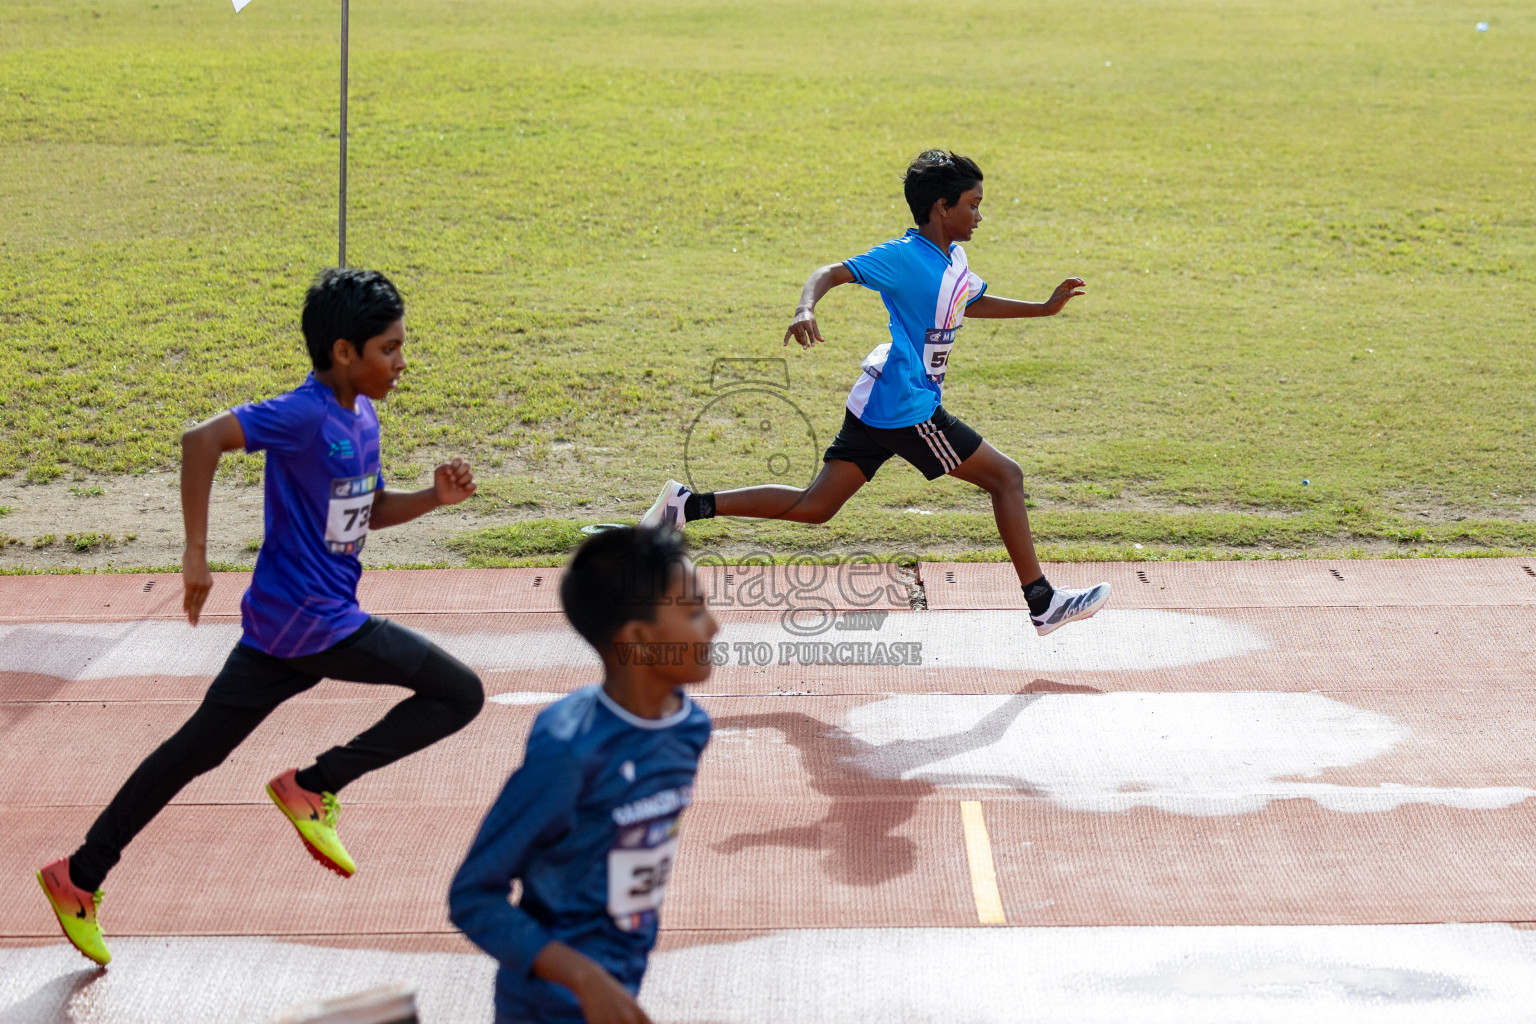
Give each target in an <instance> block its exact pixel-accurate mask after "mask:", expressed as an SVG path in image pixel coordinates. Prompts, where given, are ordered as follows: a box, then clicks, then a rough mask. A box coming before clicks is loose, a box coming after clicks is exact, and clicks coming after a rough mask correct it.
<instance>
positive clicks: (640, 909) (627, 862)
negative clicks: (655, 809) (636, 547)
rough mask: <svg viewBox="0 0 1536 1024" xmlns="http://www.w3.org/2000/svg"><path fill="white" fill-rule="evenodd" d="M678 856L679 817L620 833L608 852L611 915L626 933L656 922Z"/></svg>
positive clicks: (624, 830)
mask: <svg viewBox="0 0 1536 1024" xmlns="http://www.w3.org/2000/svg"><path fill="white" fill-rule="evenodd" d="M676 856H677V817H676V816H675V815H674V816H672V817H667V818H655V819H652V820H651V821H644V822H640V823H639V824H636V825H631V826H629V827H627V828H624V829H622V830H620V832H619V838H618V842H617V843H616V844H615V845H614V847H613V849H611V850H609V851H608V914H609V916H611V917H612V918H613V922H614V924H616V925H618V926H619V928H620V929H622V930H624V931H634V930H636V929H638V928H640V927H642V926H643V925H644V924H645V923H646V922H647V921H648V920H651V919H654V916H655V914H656V911H657V909H659V908H660V907H661V898H662V896H663V895H664V894H665V893H666V891H667V879H668V878H670V877H671V876H672V861H673V859H674V858H676Z"/></svg>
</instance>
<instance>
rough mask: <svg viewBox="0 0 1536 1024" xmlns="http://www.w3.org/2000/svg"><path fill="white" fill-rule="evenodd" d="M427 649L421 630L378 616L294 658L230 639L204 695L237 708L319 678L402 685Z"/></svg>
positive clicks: (271, 702) (279, 698)
mask: <svg viewBox="0 0 1536 1024" xmlns="http://www.w3.org/2000/svg"><path fill="white" fill-rule="evenodd" d="M431 650H432V641H430V640H428V639H427V638H426V637H424V636H422V635H421V634H420V633H418V632H416V631H415V630H413V629H407V628H405V627H404V626H402V625H399V624H398V623H394V622H390V621H389V620H388V619H384V618H380V617H379V616H377V615H371V616H369V618H368V621H367V622H365V623H363V624H362V625H361V626H359V627H358V629H357V632H355V633H353V634H352V635H351V636H348V637H347V638H346V639H344V640H341V641H339V642H337V643H335V644H332V645H331V646H330V647H327V648H326V649H325V650H323V651H319V652H317V653H315V654H306V655H304V656H303V657H299V658H275V657H273V656H272V655H270V654H267V653H265V652H263V651H258V650H257V649H256V648H254V647H247V646H246V645H245V644H235V649H234V650H232V651H230V652H229V658H228V659H227V660H226V661H225V662H224V668H223V669H222V670H221V671H220V672H219V674H218V676H217V677H216V678H215V679H214V681H213V685H212V686H210V687H209V688H208V699H209V700H213V701H216V702H218V703H220V704H232V705H234V706H235V707H239V708H268V707H276V706H277V705H279V704H281V703H282V702H283V701H285V700H287V699H288V698H289V697H292V696H294V695H295V694H300V693H303V692H304V691H305V690H307V689H309V688H310V687H312V686H314V685H315V684H316V683H318V682H319V681H320V680H322V679H341V680H344V681H347V682H354V683H384V684H386V685H390V686H405V685H406V683H407V681H408V680H409V679H410V678H411V677H412V676H414V675H415V674H416V670H417V669H419V668H421V664H422V662H424V661H426V660H427V655H428V653H430V652H431Z"/></svg>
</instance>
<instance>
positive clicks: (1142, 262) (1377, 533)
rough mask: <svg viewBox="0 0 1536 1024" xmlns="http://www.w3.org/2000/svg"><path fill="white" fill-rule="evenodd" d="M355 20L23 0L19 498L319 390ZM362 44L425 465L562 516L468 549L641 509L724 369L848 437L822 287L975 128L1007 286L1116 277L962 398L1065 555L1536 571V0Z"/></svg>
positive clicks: (911, 529)
mask: <svg viewBox="0 0 1536 1024" xmlns="http://www.w3.org/2000/svg"><path fill="white" fill-rule="evenodd" d="M338 12H339V5H337V4H334V3H315V2H312V0H303V2H301V0H255V2H254V3H252V5H251V6H250V7H249V8H247V9H246V11H245V12H243V13H241V14H239V15H238V16H237V15H235V14H234V13H233V11H232V9H231V7H230V4H229V3H228V0H162V2H160V3H151V4H143V3H128V2H123V0H96V2H76V0H56V2H49V3H33V2H16V0H13V2H10V3H7V4H6V5H4V6H3V7H0V475H9V476H13V477H15V478H21V479H26V480H29V481H32V482H33V483H34V484H35V485H36V486H38V487H59V488H62V487H65V486H68V485H69V483H70V482H71V481H72V480H74V479H76V478H82V479H83V478H84V477H86V476H90V477H92V478H94V477H96V476H98V475H101V474H124V473H138V472H142V471H145V470H149V469H154V468H165V467H167V466H170V465H172V464H173V462H174V459H175V457H176V452H177V446H176V443H177V438H178V435H179V433H180V431H181V430H182V429H183V427H184V426H185V425H186V424H188V423H190V422H192V421H195V420H197V419H199V418H201V417H204V416H207V415H209V414H211V413H213V412H215V411H217V410H219V409H221V408H225V407H227V406H229V405H231V404H233V403H236V402H239V401H242V400H247V399H249V398H252V397H257V396H262V395H266V394H270V393H274V392H276V391H279V390H283V389H285V388H287V387H289V386H291V385H292V384H294V383H295V382H296V381H297V380H298V379H299V378H300V377H301V376H302V374H303V372H304V369H305V366H306V362H305V359H304V356H303V353H302V348H301V343H300V339H299V337H298V332H297V307H298V303H299V301H300V298H301V296H302V293H303V289H304V287H305V286H306V284H307V283H308V280H309V278H310V277H311V276H312V275H313V273H314V272H315V271H316V270H318V269H319V268H320V267H322V266H324V265H326V264H328V263H329V262H331V261H333V260H334V259H335V241H334V213H335V210H334V203H335V199H334V189H335V180H334V175H335V155H336V143H337V139H336V72H337V68H336V59H337V52H336V50H337V47H336V43H337V35H338V25H337V22H338ZM1480 19H1482V20H1487V21H1489V22H1490V23H1491V25H1492V29H1491V31H1489V32H1487V33H1478V32H1476V31H1474V28H1473V24H1474V22H1475V21H1477V20H1480ZM352 26H353V35H352V80H353V93H352V119H353V131H352V135H351V146H352V167H351V173H352V200H353V201H352V212H351V224H350V256H351V260H352V262H353V263H356V264H361V265H368V266H374V267H377V268H379V269H382V270H385V271H386V272H388V273H390V274H391V275H392V276H393V277H394V278H395V279H396V281H397V283H398V284H400V286H401V288H402V290H403V291H404V292H405V294H406V298H407V301H408V303H409V305H410V312H409V314H408V329H409V330H410V332H411V335H412V340H411V342H410V345H409V347H408V353H409V355H410V356H411V358H412V359H413V364H412V371H411V373H410V374H408V376H407V379H406V381H407V382H406V385H405V386H404V387H403V388H402V390H401V392H400V393H399V394H398V395H397V397H396V398H395V399H394V400H392V402H391V403H390V405H389V408H388V411H387V414H386V416H385V446H386V453H387V462H386V468H387V469H388V470H389V471H390V472H391V473H392V474H394V475H395V476H397V477H409V476H411V475H413V474H415V473H417V472H419V471H420V470H421V469H422V468H424V467H426V466H429V465H430V464H431V463H432V461H433V460H434V459H435V458H437V457H439V456H441V455H444V454H447V453H450V452H455V451H465V452H468V453H469V454H471V455H472V456H473V457H474V458H475V459H476V461H477V463H478V464H479V465H480V466H481V467H482V470H483V472H484V474H485V475H486V477H487V486H486V487H485V494H484V495H483V496H482V497H480V498H477V499H475V501H476V502H478V503H479V504H480V505H481V506H482V507H484V508H496V509H502V510H504V511H506V513H507V514H508V516H509V518H511V519H513V520H517V522H512V523H510V524H509V525H507V526H503V527H498V528H496V529H494V530H491V531H484V532H482V533H479V534H476V535H473V536H467V537H464V538H461V540H460V542H458V547H459V550H460V553H461V554H463V555H465V556H466V557H469V558H471V559H473V560H476V561H478V562H481V563H486V564H491V563H495V562H497V561H498V560H505V559H513V558H530V557H532V558H537V557H540V556H546V557H547V556H550V555H554V554H558V551H560V550H564V549H563V547H561V545H563V544H564V543H566V542H567V540H568V538H569V534H570V528H571V525H572V524H576V523H582V522H591V521H601V520H606V519H612V518H616V517H620V516H623V515H628V516H629V517H631V518H632V517H633V516H634V515H636V514H638V512H639V511H640V510H641V509H643V508H644V506H645V504H647V503H648V502H649V500H650V499H651V497H652V496H653V495H654V493H655V490H656V488H657V487H658V486H659V484H660V481H661V480H663V479H665V478H666V477H667V476H669V475H674V476H676V475H679V474H681V473H682V472H683V448H684V443H685V437H686V433H687V431H688V428H689V427H690V425H691V424H692V423H693V422H694V421H695V419H696V417H698V416H699V415H700V413H701V411H702V410H703V409H704V408H705V406H707V405H708V404H709V403H710V402H711V401H712V400H713V399H714V397H715V393H714V392H712V391H711V366H712V364H713V362H714V360H716V359H717V358H739V357H767V358H773V357H778V356H781V355H782V356H786V357H787V359H788V372H789V378H790V387H789V392H788V394H789V398H790V399H791V400H792V402H793V404H794V405H795V406H796V407H798V408H799V409H800V410H801V411H802V412H803V414H804V416H805V417H806V420H808V422H809V424H810V427H811V428H812V430H813V431H814V433H815V435H816V438H817V442H816V443H818V444H819V445H823V446H824V445H825V444H826V443H827V441H828V439H829V438H830V436H831V434H832V433H833V432H834V431H835V429H836V426H837V424H838V423H839V422H840V420H841V416H842V401H843V396H844V394H845V393H846V389H847V387H848V386H849V384H851V383H852V381H853V379H854V377H855V375H856V374H857V367H858V362H859V359H860V358H862V356H863V355H864V353H865V352H866V351H868V350H869V349H870V348H871V347H872V346H873V345H875V344H876V343H878V342H879V341H880V340H882V339H883V337H884V334H885V332H884V320H885V317H884V311H883V309H882V307H881V305H880V302H879V299H878V297H877V296H875V295H874V294H872V293H869V292H866V291H863V290H862V289H858V288H857V287H848V288H844V289H840V290H838V291H836V292H834V293H833V294H832V295H831V296H829V297H828V299H827V300H826V301H825V302H824V303H823V304H822V307H821V322H822V326H823V330H824V333H825V334H826V336H827V337H828V338H829V339H830V341H831V344H830V345H829V346H827V347H825V348H818V349H817V350H816V351H814V352H812V353H809V354H803V353H798V352H786V351H785V350H783V349H781V348H780V347H779V341H780V338H781V337H782V335H783V331H784V326H785V324H786V323H787V320H788V318H789V316H790V314H791V313H792V311H793V307H794V304H795V300H796V297H797V294H798V289H799V286H800V284H801V282H802V281H803V280H804V278H805V276H806V275H807V274H808V273H809V272H810V271H811V270H812V269H814V267H816V266H817V265H819V264H821V263H825V262H831V261H834V260H837V259H840V258H843V257H846V256H850V255H853V254H856V253H858V252H861V251H863V250H864V249H866V248H868V247H869V246H871V245H873V244H876V243H878V242H880V241H883V240H885V239H886V238H888V237H891V236H893V235H895V234H898V233H900V232H901V231H902V230H904V229H905V228H906V227H907V225H908V223H909V218H908V217H907V215H906V211H905V209H904V205H903V203H902V201H901V198H900V191H899V175H900V172H901V170H902V169H903V167H904V165H905V162H906V160H908V159H909V158H910V157H911V156H912V155H913V154H914V153H915V152H916V151H918V150H919V149H922V148H924V147H927V146H930V145H943V146H947V147H952V148H954V149H956V150H959V151H961V152H964V153H968V154H970V155H972V156H974V157H975V158H976V159H977V160H978V161H979V162H980V163H981V164H982V166H983V167H984V168H985V169H986V172H987V181H986V190H987V201H986V203H985V204H984V206H983V213H984V214H985V215H986V217H987V220H986V223H984V224H983V225H982V227H981V229H980V231H979V232H978V233H977V236H976V238H975V240H974V241H973V242H972V243H971V244H970V245H969V246H968V247H967V248H968V252H969V254H970V258H971V263H972V265H973V266H974V267H975V268H977V269H978V271H979V272H981V274H982V275H983V276H984V277H985V278H986V279H987V280H988V281H989V283H990V285H991V288H992V290H993V292H994V293H996V294H1001V295H1009V296H1014V297H1020V298H1034V299H1039V298H1043V297H1045V295H1047V294H1048V293H1049V291H1050V289H1051V287H1052V286H1053V285H1054V284H1055V283H1056V282H1057V281H1059V280H1060V279H1061V278H1062V277H1064V276H1067V275H1069V274H1078V275H1081V276H1083V277H1085V278H1087V280H1088V282H1089V295H1088V297H1087V298H1085V299H1082V300H1078V301H1077V302H1075V303H1074V304H1073V305H1072V306H1071V307H1070V308H1069V310H1068V312H1067V313H1065V314H1063V315H1062V316H1061V317H1058V318H1056V319H1055V320H1049V321H1027V322H997V321H973V322H972V323H971V324H970V326H969V327H968V328H967V330H966V331H965V332H964V333H963V335H962V337H961V341H962V343H961V344H960V345H959V346H957V348H956V350H955V356H954V361H953V363H952V372H951V373H950V375H949V381H948V386H947V391H946V396H945V405H946V406H947V407H948V408H950V409H951V410H952V411H954V412H956V413H957V414H958V415H960V416H961V417H963V418H964V419H966V420H967V421H968V422H970V423H972V424H973V425H975V426H976V427H977V428H978V429H980V430H981V431H982V433H983V434H984V435H985V436H987V438H988V439H989V440H991V441H992V442H993V443H994V444H996V445H997V446H998V447H999V448H1001V449H1002V450H1003V451H1005V452H1007V453H1008V454H1011V455H1012V456H1013V457H1014V458H1016V459H1017V460H1018V461H1019V463H1020V464H1021V465H1022V466H1023V468H1024V472H1025V475H1026V478H1027V480H1028V481H1029V483H1028V484H1027V488H1028V489H1029V491H1030V493H1031V495H1032V499H1033V501H1034V503H1035V505H1036V510H1035V512H1034V513H1033V515H1034V517H1035V519H1036V524H1037V528H1038V532H1039V534H1040V536H1041V538H1042V539H1043V540H1044V541H1046V542H1047V549H1046V553H1048V554H1051V555H1053V556H1055V557H1077V558H1092V557H1168V556H1175V555H1176V556H1179V557H1202V556H1205V557H1209V556H1211V555H1213V554H1215V555H1223V556H1225V555H1238V556H1241V555H1266V554H1277V553H1278V554H1294V553H1335V552H1340V553H1348V552H1360V553H1365V554H1379V553H1393V552H1399V551H1425V550H1427V551H1431V552H1437V553H1450V552H1472V553H1479V552H1482V553H1486V552H1490V551H1505V550H1514V551H1527V550H1531V551H1536V522H1532V520H1533V519H1536V516H1533V515H1532V511H1533V508H1536V505H1533V497H1536V486H1533V480H1536V475H1533V470H1536V445H1533V436H1532V426H1533V423H1532V413H1531V406H1532V398H1531V380H1532V370H1533V369H1536V354H1533V351H1532V345H1531V341H1532V325H1533V322H1536V315H1533V298H1536V287H1533V286H1536V234H1533V227H1536V224H1533V221H1536V200H1533V194H1536V133H1533V132H1532V131H1531V125H1532V124H1536V10H1533V9H1532V8H1531V7H1530V5H1529V4H1524V3H1516V2H1513V0H1490V2H1488V3H1485V4H1484V5H1483V6H1481V7H1479V8H1478V9H1477V10H1476V11H1473V10H1471V9H1470V8H1468V7H1467V6H1466V5H1465V4H1462V3H1457V2H1449V0H1446V2H1428V0H1419V2H1414V0H1379V2H1375V3H1371V4H1362V3H1358V2H1354V0H1274V2H1224V0H1170V2H1162V3H1155V4H1154V3H1147V2H1128V0H1081V2H1074V3H1070V4H1068V3H1060V2H1050V3H1024V4H984V3H966V2H960V3H950V4H943V5H931V4H917V3H910V2H896V0H878V2H869V3H853V4H844V5H831V4H824V3H793V2H792V3H783V2H779V3H767V2H762V0H754V2H737V3H730V2H726V3H721V2H716V0H709V2H705V0H681V2H679V0H673V2H616V0H576V2H571V3H564V4H558V5H547V4H533V3H525V2H521V0H358V2H356V3H355V4H353V9H352ZM1528 171H1529V172H1530V173H1527V172H1528ZM717 419H718V417H717ZM736 419H737V420H738V421H743V418H742V416H739V415H738V416H736ZM711 422H712V423H713V421H711ZM743 422H744V421H743ZM729 426H730V423H729V417H726V419H725V420H724V421H722V422H720V423H713V426H712V428H711V429H714V428H715V427H719V428H728V427H729ZM713 443H714V444H715V449H714V450H715V451H716V452H717V454H719V457H720V459H721V460H723V461H721V462H719V463H718V464H715V463H710V461H709V460H708V459H705V460H702V463H700V462H696V463H695V464H694V466H693V468H695V469H697V471H698V482H699V483H700V484H701V485H702V486H706V487H707V486H729V485H734V484H740V483H744V482H747V481H746V480H744V479H738V478H737V477H738V476H739V475H740V474H741V473H742V472H744V471H743V470H741V468H740V466H741V465H757V464H758V463H756V462H755V461H753V460H754V459H756V458H757V457H758V455H759V454H760V452H758V451H756V450H755V449H754V448H753V445H754V444H756V443H757V441H756V440H754V439H753V438H751V437H747V438H745V439H742V440H739V443H738V441H737V440H733V439H732V437H731V436H730V434H729V431H728V430H726V431H725V433H723V434H721V433H719V432H718V431H717V432H716V436H715V437H714V438H713ZM727 449H729V450H727ZM731 460H735V461H734V462H732V461H731ZM743 460H745V461H743ZM727 463H729V465H727ZM258 467H259V463H257V462H255V461H246V462H243V463H242V462H240V461H238V460H237V461H236V462H234V463H233V464H232V466H231V472H234V473H237V474H238V473H243V474H246V475H247V476H251V477H254V476H255V475H256V473H257V471H258ZM1303 480H1309V481H1310V484H1308V485H1303ZM49 481H54V482H53V483H49ZM987 508H988V505H987V503H986V501H985V496H984V495H982V494H981V493H980V492H978V491H974V490H972V489H970V488H968V487H967V486H966V485H963V484H959V483H957V482H954V481H948V480H946V481H941V482H940V483H938V484H935V485H928V484H925V483H924V482H923V481H922V479H921V477H920V476H918V474H916V473H915V472H913V471H911V470H910V469H908V468H906V467H904V466H897V465H896V464H894V463H893V464H892V466H891V467H890V468H888V469H887V470H885V471H883V472H882V474H881V476H880V477H879V478H878V479H877V480H876V482H875V483H874V485H872V486H871V487H869V488H867V489H866V490H865V491H864V492H863V493H862V494H861V495H859V496H858V497H857V498H856V499H855V500H854V503H853V505H851V506H850V507H849V509H848V510H847V511H848V514H847V517H846V518H844V519H840V520H837V521H834V522H833V523H832V524H829V525H828V526H826V527H820V528H807V527H787V526H785V525H782V524H765V525H751V524H744V523H740V522H735V523H717V524H711V525H710V526H709V527H708V528H706V529H704V530H701V531H699V538H700V540H701V542H702V543H704V544H705V545H706V546H708V545H737V546H743V545H747V546H750V545H754V544H755V545H762V546H766V547H767V548H769V549H771V550H774V551H790V550H795V549H801V548H819V547H830V548H835V549H838V550H842V549H847V548H850V547H862V548H867V549H872V550H882V551H894V550H904V551H912V552H915V553H917V554H923V553H928V552H934V551H944V552H947V553H948V554H949V555H951V556H954V555H968V556H971V557H990V553H991V552H993V550H994V549H995V548H996V546H997V542H996V539H995V535H993V533H992V532H991V526H990V516H989V514H988V513H987ZM908 509H918V510H920V511H922V512H930V513H932V515H919V514H914V513H911V512H908V511H907V510H908ZM562 538H564V539H562ZM1137 544H1139V545H1141V547H1139V548H1137V547H1135V545H1137Z"/></svg>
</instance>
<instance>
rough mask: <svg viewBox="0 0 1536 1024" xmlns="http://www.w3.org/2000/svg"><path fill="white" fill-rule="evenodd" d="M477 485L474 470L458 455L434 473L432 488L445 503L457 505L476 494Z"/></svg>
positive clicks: (440, 500) (438, 498)
mask: <svg viewBox="0 0 1536 1024" xmlns="http://www.w3.org/2000/svg"><path fill="white" fill-rule="evenodd" d="M476 486H477V485H476V484H475V473H474V470H472V469H471V468H470V465H469V463H467V462H465V461H464V460H463V459H461V458H458V457H457V456H455V457H454V458H453V459H452V460H451V461H449V462H445V463H443V464H442V465H441V466H438V467H437V469H436V470H434V471H433V473H432V490H433V492H434V493H436V495H437V500H438V501H439V502H441V503H442V504H444V505H457V504H458V503H459V502H461V501H463V500H464V499H465V498H467V497H469V496H470V495H471V494H474V493H475V487H476Z"/></svg>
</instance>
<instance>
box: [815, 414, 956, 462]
mask: <svg viewBox="0 0 1536 1024" xmlns="http://www.w3.org/2000/svg"><path fill="white" fill-rule="evenodd" d="M980 447H981V435H980V434H978V433H976V431H974V430H972V429H971V428H970V427H968V426H966V425H965V424H964V423H962V422H961V421H960V420H958V419H956V418H955V417H954V416H951V415H950V414H949V413H947V412H945V411H944V407H943V406H942V405H941V406H939V407H938V408H937V409H935V410H933V415H932V416H930V417H928V419H926V420H924V421H923V422H921V423H918V424H915V425H913V426H910V427H894V428H889V429H888V428H886V427H872V426H870V425H869V424H867V423H865V422H864V421H863V420H861V419H859V418H858V417H857V416H855V415H854V414H853V413H852V412H851V411H849V410H847V409H845V410H843V429H841V430H839V431H838V432H837V436H836V437H834V438H833V439H832V446H831V447H830V448H828V449H827V453H826V454H825V455H823V456H822V457H821V458H822V461H823V462H825V461H827V460H828V459H841V460H843V461H844V462H851V463H853V464H854V465H855V466H858V467H859V469H860V470H862V471H863V473H864V479H865V480H873V479H874V478H875V471H876V470H878V469H879V468H880V467H881V466H883V465H885V460H886V459H888V458H890V457H891V456H892V455H900V456H901V457H902V458H904V459H906V460H907V461H908V462H910V463H912V465H914V466H916V467H917V469H918V471H919V472H920V473H922V474H923V476H924V477H926V478H928V479H929V480H937V479H938V478H939V477H941V476H944V475H945V474H947V473H949V472H951V471H953V470H954V469H955V467H957V466H959V465H960V463H962V462H964V461H965V460H966V459H968V458H970V457H971V456H972V455H975V454H976V449H978V448H980Z"/></svg>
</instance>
